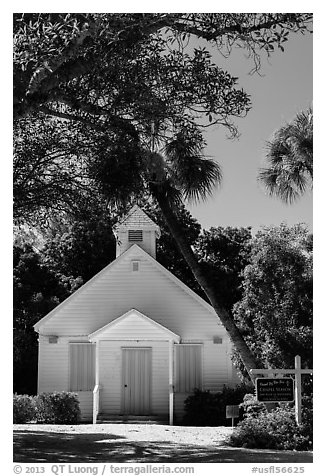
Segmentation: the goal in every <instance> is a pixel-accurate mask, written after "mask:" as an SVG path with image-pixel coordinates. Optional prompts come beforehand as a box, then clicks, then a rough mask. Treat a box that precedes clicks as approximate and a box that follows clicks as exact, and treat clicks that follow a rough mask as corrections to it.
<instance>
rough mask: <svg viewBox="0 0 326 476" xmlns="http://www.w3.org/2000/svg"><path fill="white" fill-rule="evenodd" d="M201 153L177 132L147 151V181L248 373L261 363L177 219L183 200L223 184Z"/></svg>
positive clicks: (216, 167)
mask: <svg viewBox="0 0 326 476" xmlns="http://www.w3.org/2000/svg"><path fill="white" fill-rule="evenodd" d="M201 150H202V148H201V145H200V144H199V143H198V142H197V141H196V139H195V138H193V137H192V136H191V135H189V134H188V133H187V132H185V131H184V133H178V134H177V135H176V137H175V138H174V139H173V140H171V141H170V142H169V143H168V144H167V145H166V146H165V147H164V149H163V151H162V152H163V153H161V154H160V153H157V152H154V151H151V152H148V151H147V153H146V154H145V156H147V164H150V165H149V166H148V167H147V171H146V180H147V184H148V187H149V190H150V193H151V195H152V196H153V197H154V198H155V199H156V201H157V203H158V205H159V207H160V209H161V212H162V214H163V216H164V219H165V221H166V223H167V225H168V227H169V230H170V232H171V234H172V236H173V238H174V239H175V241H176V243H177V245H178V247H179V249H180V251H181V253H182V255H183V257H184V258H185V260H186V262H187V264H188V266H189V268H190V269H191V271H192V273H193V275H194V277H195V279H196V280H197V282H198V283H199V285H200V286H201V287H202V289H203V291H204V292H205V294H206V296H207V297H208V299H209V301H210V303H211V305H212V307H213V308H214V309H215V311H216V313H217V315H218V317H219V318H220V320H221V322H222V323H223V325H224V327H225V328H226V330H227V332H228V334H229V337H230V339H231V341H232V343H233V345H234V347H235V349H236V350H237V351H238V353H239V354H240V357H241V360H242V362H243V364H244V367H245V368H246V370H247V372H248V373H249V370H250V369H252V368H256V367H259V364H258V363H257V361H256V359H255V357H254V356H253V354H252V352H251V350H250V349H249V347H248V346H247V344H246V342H245V340H244V338H243V336H242V334H241V333H240V331H239V329H238V328H237V326H236V324H235V322H234V319H233V317H232V315H231V314H230V313H229V312H228V311H227V310H226V309H225V308H224V306H222V305H221V304H220V302H219V298H218V296H217V293H216V288H215V286H213V285H212V283H211V282H210V281H209V279H207V277H206V275H205V273H204V272H203V270H202V268H201V265H200V263H199V262H198V259H197V257H196V256H195V254H194V252H193V250H192V248H191V247H190V246H189V244H188V242H187V237H186V236H185V235H184V233H183V231H182V229H181V226H180V224H179V222H178V219H177V210H178V207H179V205H180V203H181V202H182V201H187V200H188V201H189V200H190V201H191V200H195V201H197V200H199V199H206V198H207V196H208V195H210V194H211V193H212V191H213V190H214V188H215V187H216V185H219V184H220V182H221V178H222V174H221V170H220V167H219V165H218V164H217V163H216V162H214V161H213V160H211V159H208V158H206V157H204V156H202V154H201ZM249 375H250V374H249Z"/></svg>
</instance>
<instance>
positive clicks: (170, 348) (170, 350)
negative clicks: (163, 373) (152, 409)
mask: <svg viewBox="0 0 326 476" xmlns="http://www.w3.org/2000/svg"><path fill="white" fill-rule="evenodd" d="M169 424H170V425H173V340H170V341H169Z"/></svg>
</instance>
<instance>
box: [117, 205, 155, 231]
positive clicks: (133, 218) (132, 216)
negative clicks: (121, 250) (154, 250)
mask: <svg viewBox="0 0 326 476" xmlns="http://www.w3.org/2000/svg"><path fill="white" fill-rule="evenodd" d="M123 228H125V229H129V230H153V229H154V230H155V232H156V234H157V237H158V238H159V237H160V227H159V226H158V225H156V223H154V222H153V220H151V219H150V218H149V216H147V215H146V213H145V212H144V211H143V210H142V209H141V208H140V207H139V206H138V205H134V206H133V207H132V209H131V210H130V211H129V212H128V213H127V214H126V215H125V216H124V217H123V218H122V219H121V220H120V221H119V222H118V223H117V224H116V226H115V229H116V230H118V229H123Z"/></svg>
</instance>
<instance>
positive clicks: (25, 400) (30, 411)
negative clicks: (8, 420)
mask: <svg viewBox="0 0 326 476" xmlns="http://www.w3.org/2000/svg"><path fill="white" fill-rule="evenodd" d="M13 413H14V416H13V420H14V423H27V422H29V421H31V420H34V419H35V404H34V400H33V397H30V396H29V395H17V394H14V401H13Z"/></svg>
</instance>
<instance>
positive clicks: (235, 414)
mask: <svg viewBox="0 0 326 476" xmlns="http://www.w3.org/2000/svg"><path fill="white" fill-rule="evenodd" d="M225 410H226V418H232V428H233V427H234V419H235V418H239V405H226V409H225Z"/></svg>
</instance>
